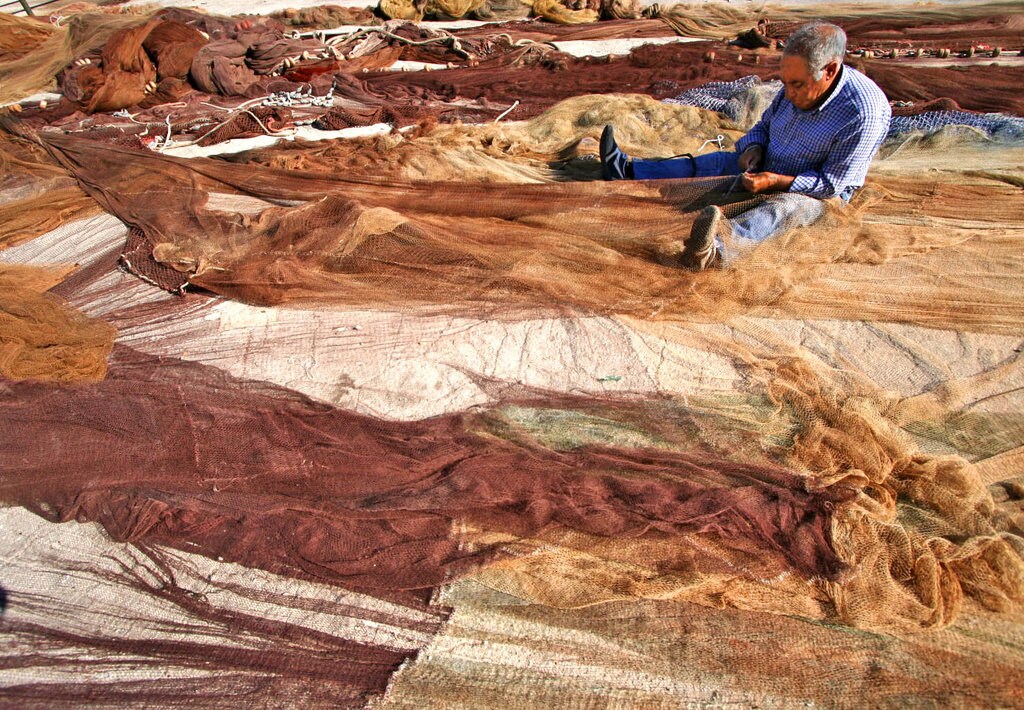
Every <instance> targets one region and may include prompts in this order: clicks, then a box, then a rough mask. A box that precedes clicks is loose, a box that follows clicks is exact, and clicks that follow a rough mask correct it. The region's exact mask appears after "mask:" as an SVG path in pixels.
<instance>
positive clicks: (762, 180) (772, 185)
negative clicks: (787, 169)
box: [742, 172, 794, 193]
mask: <svg viewBox="0 0 1024 710" xmlns="http://www.w3.org/2000/svg"><path fill="white" fill-rule="evenodd" d="M793 179H794V178H793V176H792V175H780V174H779V173H767V172H765V173H743V175H742V181H743V187H744V189H746V190H747V191H748V192H753V193H758V192H782V191H784V190H788V189H789V186H790V185H792V184H793Z"/></svg>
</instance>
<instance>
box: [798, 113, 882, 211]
mask: <svg viewBox="0 0 1024 710" xmlns="http://www.w3.org/2000/svg"><path fill="white" fill-rule="evenodd" d="M891 115H892V112H891V111H890V109H889V106H888V105H885V106H884V109H883V110H879V111H875V112H870V113H867V115H863V114H862V115H861V116H859V117H858V118H857V119H856V120H854V121H851V122H850V123H848V124H847V125H846V126H844V127H843V128H842V130H840V131H839V132H838V133H837V134H836V138H835V140H834V141H833V143H832V147H831V149H830V150H829V153H828V158H826V159H825V164H824V165H822V166H821V169H820V170H807V171H805V172H802V173H800V174H799V175H797V176H796V177H795V179H794V180H793V184H792V185H790V187H789V191H790V192H799V193H801V194H804V195H808V196H809V197H817V198H819V199H823V200H824V199H828V198H829V197H835V196H836V195H838V194H840V193H841V192H842V191H843V190H845V189H846V188H848V187H851V186H852V187H860V186H861V185H863V184H864V178H865V177H866V176H867V174H868V166H870V165H871V159H872V158H873V157H874V155H875V151H876V150H878V146H879V145H881V144H882V141H883V140H884V139H885V136H886V134H887V133H888V132H889V117H890V116H891Z"/></svg>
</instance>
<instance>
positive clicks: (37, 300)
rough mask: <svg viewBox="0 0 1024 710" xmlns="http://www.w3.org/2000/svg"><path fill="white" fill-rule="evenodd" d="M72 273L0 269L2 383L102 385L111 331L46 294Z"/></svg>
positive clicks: (5, 266)
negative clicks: (97, 382) (86, 382)
mask: <svg viewBox="0 0 1024 710" xmlns="http://www.w3.org/2000/svg"><path fill="white" fill-rule="evenodd" d="M72 268H73V267H64V268H61V269H44V268H40V267H32V266H17V265H13V264H0V377H2V378H7V379H10V380H26V379H31V380H44V381H53V380H56V381H65V382H74V381H82V380H102V379H103V377H104V376H105V375H106V372H107V357H108V356H109V355H110V351H111V350H112V349H113V347H114V336H115V334H116V332H115V330H114V328H113V327H112V326H110V325H108V324H107V323H105V322H104V321H102V320H99V319H96V318H89V317H87V316H85V315H83V314H82V313H80V312H78V311H76V310H75V309H74V308H71V307H70V306H68V305H67V304H65V303H63V302H62V301H61V300H60V299H59V298H57V297H56V296H53V295H51V294H48V293H46V291H47V290H49V289H51V288H53V286H55V285H56V284H58V283H60V282H61V281H62V280H63V278H64V277H65V276H67V274H68V272H70V271H71V270H72Z"/></svg>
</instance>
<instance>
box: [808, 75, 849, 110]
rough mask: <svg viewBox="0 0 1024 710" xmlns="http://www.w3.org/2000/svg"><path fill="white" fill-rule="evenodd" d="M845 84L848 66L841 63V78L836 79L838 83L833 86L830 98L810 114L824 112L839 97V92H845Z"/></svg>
mask: <svg viewBox="0 0 1024 710" xmlns="http://www.w3.org/2000/svg"><path fill="white" fill-rule="evenodd" d="M845 83H846V66H845V65H844V64H842V63H840V64H839V76H838V77H837V78H836V83H835V84H833V85H832V90H831V92H830V93H829V95H828V97H827V98H826V99H825V102H824V103H823V104H822V105H821V106H819V107H818V108H816V109H813V110H812V111H810V113H820V112H821V111H824V110H825V107H826V106H828V105H829V104H830V103H832V101H833V100H834V99H835V98H836V97H837V96H839V92H840V91H842V90H843V85H844V84H845Z"/></svg>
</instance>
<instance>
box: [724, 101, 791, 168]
mask: <svg viewBox="0 0 1024 710" xmlns="http://www.w3.org/2000/svg"><path fill="white" fill-rule="evenodd" d="M783 93H784V92H782V91H780V92H779V93H778V94H776V95H775V98H774V99H773V100H772V102H771V103H770V104H768V108H767V109H765V112H764V113H763V114H761V119H760V120H759V121H758V122H757V123H756V124H754V127H753V128H751V129H750V130H749V131H747V135H745V136H743V137H742V138H740V139H739V140H738V141H736V146H735V148H736V154H737V155H739V154H740V153H742V152H743V151H745V150H746V149H747V148H749V147H750V146H752V145H759V146H761V147H762V148H767V147H768V129H769V127H770V126H771V122H772V116H773V115H774V114H775V110H776V108H778V105H779V100H780V98H781V97H782V96H783Z"/></svg>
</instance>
